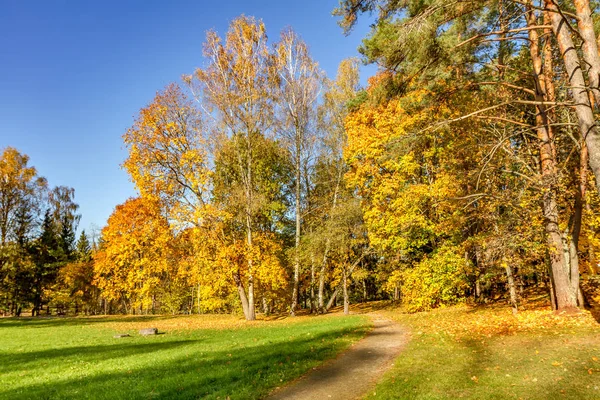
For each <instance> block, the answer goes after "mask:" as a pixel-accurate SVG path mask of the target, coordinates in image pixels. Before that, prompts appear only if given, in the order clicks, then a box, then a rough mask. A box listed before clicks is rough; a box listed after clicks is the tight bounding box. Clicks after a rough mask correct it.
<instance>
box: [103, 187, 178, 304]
mask: <svg viewBox="0 0 600 400" xmlns="http://www.w3.org/2000/svg"><path fill="white" fill-rule="evenodd" d="M172 246H173V235H172V233H171V229H170V227H169V224H168V221H167V220H166V218H165V217H164V216H163V215H161V208H160V203H159V202H158V201H156V200H153V199H151V198H147V197H139V198H133V199H129V200H127V201H126V202H125V203H124V204H122V205H119V206H117V207H116V208H115V211H114V212H113V214H112V215H111V216H110V217H109V219H108V224H107V226H106V227H105V228H104V229H103V230H102V244H101V248H100V250H99V251H98V252H97V253H96V255H95V257H94V284H95V285H96V286H97V287H98V288H99V289H100V290H101V291H102V296H103V297H104V298H106V299H107V300H109V301H113V302H116V303H117V304H119V305H120V306H121V307H122V309H123V310H124V311H125V312H126V313H136V312H138V313H149V312H154V311H155V310H157V309H158V304H157V296H158V295H159V293H160V292H161V289H162V288H163V287H164V285H165V284H167V283H169V282H170V281H171V280H172V279H174V277H175V276H176V275H177V273H178V272H177V268H178V264H177V262H175V260H174V259H173V257H171V252H172Z"/></svg>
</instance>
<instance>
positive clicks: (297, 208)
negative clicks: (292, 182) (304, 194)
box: [290, 138, 302, 316]
mask: <svg viewBox="0 0 600 400" xmlns="http://www.w3.org/2000/svg"><path fill="white" fill-rule="evenodd" d="M295 164H296V165H295V167H296V193H295V197H296V199H295V200H296V201H295V213H296V233H295V248H294V288H293V290H292V305H291V307H290V315H292V316H294V315H296V307H297V306H298V290H299V287H300V178H301V175H300V172H301V167H302V166H301V165H300V143H299V139H298V138H296V159H295Z"/></svg>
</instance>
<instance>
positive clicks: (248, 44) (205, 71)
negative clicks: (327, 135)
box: [186, 16, 273, 320]
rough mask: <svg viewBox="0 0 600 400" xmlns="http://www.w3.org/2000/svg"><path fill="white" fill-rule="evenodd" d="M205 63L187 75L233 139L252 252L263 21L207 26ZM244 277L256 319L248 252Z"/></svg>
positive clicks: (261, 121)
mask: <svg viewBox="0 0 600 400" xmlns="http://www.w3.org/2000/svg"><path fill="white" fill-rule="evenodd" d="M204 56H205V57H206V59H207V60H208V65H207V66H206V67H204V68H198V69H197V70H196V72H195V74H194V76H193V77H188V78H187V79H186V80H187V82H188V83H189V84H190V85H191V87H192V88H193V91H194V93H195V94H196V95H197V97H198V100H199V102H200V105H201V106H202V107H204V108H205V109H206V110H207V113H208V114H209V115H213V116H214V117H215V121H214V124H213V125H214V126H213V129H214V130H215V131H217V132H221V133H224V134H225V136H226V137H230V138H232V139H233V140H234V144H235V147H234V148H235V149H236V157H235V164H234V165H233V167H234V168H236V169H237V170H238V175H239V177H240V179H241V181H242V185H243V188H244V190H243V204H242V207H243V210H244V213H245V215H244V219H245V222H244V230H245V237H246V238H245V241H246V246H247V248H248V249H247V251H248V252H249V253H252V252H253V238H254V233H255V228H254V226H255V218H256V215H255V213H254V204H255V197H256V192H255V184H254V179H255V178H254V176H253V171H254V170H255V163H256V157H255V155H254V152H253V140H254V137H255V136H254V135H256V134H260V135H266V134H267V133H268V131H269V130H270V128H271V125H272V121H273V120H272V114H273V93H272V92H273V91H272V84H271V79H270V74H269V68H268V63H269V58H270V57H269V48H268V46H267V35H266V29H265V26H264V24H263V23H262V22H261V21H257V20H255V19H254V18H252V17H246V16H241V17H238V18H236V19H234V20H233V21H232V22H231V24H230V26H229V30H228V32H227V33H226V35H225V37H224V38H221V37H220V36H219V35H218V34H217V33H216V32H214V31H209V32H208V34H207V37H206V41H205V43H204ZM246 261H247V264H248V265H247V271H248V273H247V279H246V280H245V282H241V281H240V282H238V283H237V286H238V292H239V294H240V301H241V303H242V308H243V310H244V314H245V316H246V319H248V320H254V319H255V318H256V312H255V296H254V285H255V280H254V266H253V260H252V258H251V257H248V258H247V260H246Z"/></svg>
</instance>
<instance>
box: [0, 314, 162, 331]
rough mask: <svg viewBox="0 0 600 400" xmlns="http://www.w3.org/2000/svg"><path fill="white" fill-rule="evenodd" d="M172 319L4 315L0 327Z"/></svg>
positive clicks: (77, 324) (45, 326)
mask: <svg viewBox="0 0 600 400" xmlns="http://www.w3.org/2000/svg"><path fill="white" fill-rule="evenodd" d="M167 319H173V316H166V315H131V316H104V315H102V316H87V317H55V316H51V317H45V316H41V317H5V318H0V329H2V328H15V327H26V328H28V329H29V328H47V327H63V326H80V325H91V324H100V323H102V324H105V323H111V322H146V321H147V322H152V321H161V320H167Z"/></svg>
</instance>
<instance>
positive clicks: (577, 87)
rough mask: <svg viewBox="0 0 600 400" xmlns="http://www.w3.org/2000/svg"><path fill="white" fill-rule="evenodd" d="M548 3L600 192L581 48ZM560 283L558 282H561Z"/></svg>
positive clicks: (599, 148)
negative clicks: (578, 50)
mask: <svg viewBox="0 0 600 400" xmlns="http://www.w3.org/2000/svg"><path fill="white" fill-rule="evenodd" d="M544 4H545V6H546V8H547V9H548V10H549V11H550V12H549V15H550V21H551V23H552V30H553V32H554V35H555V37H556V40H557V42H558V47H559V50H560V54H561V56H562V58H563V62H564V66H565V70H566V73H567V76H568V77H569V84H570V86H571V90H570V92H571V95H572V97H573V100H574V102H575V106H574V108H575V113H576V115H577V119H578V123H579V130H580V131H581V134H582V137H583V138H584V139H585V143H586V145H587V147H588V152H589V164H590V168H591V169H592V172H593V173H594V177H595V179H596V190H598V192H600V132H599V131H598V129H597V127H596V123H595V119H594V113H593V112H592V107H591V104H590V99H589V96H588V90H587V85H586V82H585V78H584V76H583V72H582V69H581V63H580V60H579V56H578V54H577V47H576V46H575V44H574V43H573V39H572V38H571V32H570V31H569V26H568V21H567V20H566V19H565V18H564V17H563V15H562V14H561V13H560V12H559V10H558V8H557V6H556V4H555V2H554V1H553V0H544ZM596 51H597V49H596ZM556 283H557V284H558V282H556Z"/></svg>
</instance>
